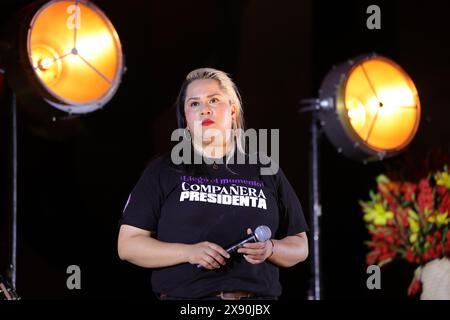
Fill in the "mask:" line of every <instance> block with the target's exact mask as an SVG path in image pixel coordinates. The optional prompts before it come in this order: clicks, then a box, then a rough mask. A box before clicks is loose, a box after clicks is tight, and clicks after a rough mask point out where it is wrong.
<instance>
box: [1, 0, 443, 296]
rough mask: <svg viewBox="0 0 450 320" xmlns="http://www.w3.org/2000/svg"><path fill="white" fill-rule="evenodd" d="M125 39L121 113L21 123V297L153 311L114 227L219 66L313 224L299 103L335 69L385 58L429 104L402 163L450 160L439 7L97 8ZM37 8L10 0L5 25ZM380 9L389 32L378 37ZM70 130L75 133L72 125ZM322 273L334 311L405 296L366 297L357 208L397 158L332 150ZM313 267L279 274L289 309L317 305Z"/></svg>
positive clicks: (398, 292) (404, 270)
mask: <svg viewBox="0 0 450 320" xmlns="http://www.w3.org/2000/svg"><path fill="white" fill-rule="evenodd" d="M94 2H95V3H96V4H97V5H98V6H99V7H100V8H101V9H102V10H103V11H104V12H105V13H106V15H107V16H108V17H109V18H110V20H111V21H112V23H113V24H114V26H115V27H116V30H117V32H118V34H119V36H120V39H121V41H122V45H123V50H124V53H125V56H126V65H127V69H128V70H127V73H126V74H125V75H124V77H123V81H122V84H121V86H120V88H119V90H118V92H117V94H116V95H115V97H114V98H113V100H112V101H111V102H110V103H109V104H108V105H107V106H106V107H105V108H104V109H103V110H101V111H97V112H94V113H92V114H88V115H85V116H83V117H82V118H81V120H80V121H79V122H77V125H76V126H72V127H70V129H66V130H65V131H64V132H65V133H64V134H63V133H62V131H61V129H60V128H58V129H55V127H53V128H50V129H48V128H47V129H45V130H43V127H41V126H39V124H37V123H34V122H33V121H32V120H30V119H28V117H27V115H26V114H25V113H23V112H20V113H19V119H18V120H19V121H18V125H19V136H18V164H19V167H18V168H19V172H18V215H19V220H18V232H19V233H18V236H19V238H18V273H17V290H18V292H19V294H20V295H21V296H22V298H23V299H50V298H57V299H98V298H150V299H153V295H152V293H151V290H150V283H149V277H148V276H149V274H148V272H147V271H146V270H143V269H141V268H138V267H135V266H133V265H131V264H129V263H127V262H123V261H120V260H119V258H118V256H117V250H116V239H117V232H118V225H117V222H118V219H119V218H120V215H121V212H122V209H123V206H124V205H125V202H126V200H127V197H128V194H129V192H130V190H131V189H132V187H133V186H134V184H135V183H136V181H137V179H138V178H139V176H140V174H141V172H142V170H143V169H144V167H145V165H146V163H147V161H148V160H149V159H150V158H152V157H153V156H154V155H156V154H157V153H159V152H163V151H164V150H166V149H168V148H169V146H170V143H169V142H170V134H171V132H172V130H173V129H174V128H175V127H176V121H175V112H174V109H173V103H174V101H175V98H176V95H177V93H178V90H179V87H180V85H181V82H182V80H183V77H184V76H185V75H186V74H187V72H189V71H190V70H192V69H194V68H198V67H203V66H209V67H215V68H218V69H221V70H224V71H226V72H227V73H229V74H231V76H232V77H233V79H234V80H235V82H236V84H237V86H238V88H239V89H240V91H241V94H242V96H243V101H244V114H245V120H246V124H247V127H249V128H279V129H280V139H281V145H280V162H281V167H282V168H283V170H284V171H285V173H286V175H287V177H288V178H289V180H290V182H291V184H292V185H293V186H294V188H295V190H296V191H297V194H298V196H299V198H300V201H301V202H302V204H303V207H304V211H305V214H306V215H309V196H308V194H309V193H308V192H309V189H308V177H309V172H308V171H309V169H308V157H309V123H310V122H309V120H310V116H309V115H307V114H303V115H299V114H298V113H297V109H298V101H299V99H303V98H311V97H316V96H317V91H318V89H319V87H320V83H321V81H322V79H323V77H324V76H325V75H326V73H327V72H328V71H329V70H330V69H331V67H332V66H333V65H334V64H338V63H340V62H343V61H345V60H346V59H349V58H353V57H355V56H358V55H360V54H365V53H372V52H376V53H379V54H383V55H385V56H387V57H390V58H392V59H394V60H395V61H396V62H397V63H399V64H400V65H401V66H402V67H403V68H404V69H405V70H406V71H407V72H408V73H409V75H410V76H411V77H412V79H413V80H414V82H415V84H416V86H417V88H418V91H419V95H420V98H421V104H422V119H421V125H420V128H419V131H418V133H417V136H416V138H415V139H414V141H413V143H412V144H411V146H410V148H409V149H408V151H407V152H406V154H408V155H411V156H413V157H414V159H415V160H416V162H417V163H418V164H419V163H420V162H421V161H422V160H423V159H424V158H425V156H426V155H427V154H428V153H429V152H430V150H432V149H434V148H441V149H443V150H447V151H448V148H449V136H450V129H449V126H448V119H449V116H450V112H449V109H450V108H449V104H448V101H447V94H448V92H449V89H450V87H449V82H448V80H447V79H448V77H447V75H448V74H450V62H449V56H450V47H449V45H448V39H449V38H450V37H449V36H450V27H449V26H448V22H446V19H448V12H449V11H448V10H449V5H448V4H445V3H444V2H443V1H439V2H438V1H427V2H422V3H417V4H416V3H414V4H412V3H411V2H409V1H386V2H383V1H371V2H369V1H336V2H328V1H324V0H320V1H311V0H310V1H286V0H284V1H281V0H278V1H261V0H241V1H238V0H229V1H219V0H216V1H213V0H201V1H161V0H160V1H148V0H146V1H144V0H130V1H126V2H124V1H111V0H109V1H107V0H102V1H94ZM27 3H30V1H12V0H8V1H2V2H1V4H0V17H1V18H0V21H1V22H4V21H5V20H6V19H7V18H9V17H10V16H11V15H12V14H13V13H14V12H15V10H17V9H18V8H19V7H21V6H22V5H25V4H27ZM371 4H377V5H379V6H380V8H381V30H369V29H368V28H367V27H366V20H367V18H368V16H369V15H368V14H367V13H366V9H367V7H368V6H369V5H371ZM1 108H2V111H1V114H2V120H1V121H2V124H3V126H2V148H1V149H0V150H1V159H2V182H1V185H2V190H4V192H2V212H1V215H2V217H3V218H2V220H1V221H0V223H1V231H2V233H1V235H2V246H1V249H2V252H1V258H2V260H1V261H0V262H1V264H0V266H1V267H2V269H0V273H3V274H5V273H6V271H5V269H6V259H7V255H8V241H9V240H8V225H7V223H6V222H7V217H6V216H7V201H8V183H9V181H8V179H9V175H8V161H9V160H8V159H9V158H10V152H9V150H8V135H7V132H6V128H7V127H8V123H9V119H8V117H7V113H6V111H5V110H7V108H8V104H7V103H6V100H5V94H3V95H2V100H1ZM62 127H64V125H62ZM320 147H321V163H320V174H321V190H320V191H321V201H322V206H323V208H322V211H323V217H322V238H321V244H322V250H321V254H322V262H323V264H322V271H323V272H322V276H323V292H322V293H323V298H325V299H407V297H406V288H407V286H408V284H409V281H410V280H411V277H412V271H413V267H412V266H410V265H407V264H405V263H402V262H397V263H395V264H392V265H390V266H388V267H387V268H385V269H383V271H382V289H381V290H372V291H371V290H368V289H367V288H366V279H367V276H368V275H367V274H366V265H365V253H366V249H365V247H364V244H363V241H364V240H366V239H367V232H366V230H365V229H364V224H363V220H362V214H361V210H360V208H359V205H358V200H360V199H367V198H368V192H369V190H370V189H371V188H374V187H375V183H374V178H375V176H376V175H377V174H378V173H380V172H382V171H383V170H384V168H385V166H386V165H391V164H394V163H395V164H396V163H399V162H400V163H401V161H402V160H401V158H400V157H397V158H394V159H390V160H387V161H385V162H383V163H372V164H368V165H363V164H360V163H357V162H354V161H352V160H349V159H347V158H345V157H343V156H341V155H339V154H337V152H336V151H335V149H334V147H333V146H332V145H331V144H330V143H329V142H328V140H327V139H326V137H325V136H324V137H322V139H321V145H320ZM72 264H74V265H78V266H80V268H81V279H82V289H81V290H72V291H71V290H68V289H67V287H66V279H67V276H68V275H67V274H66V268H67V267H68V266H69V265H72ZM309 268H310V259H308V260H307V261H306V262H305V263H302V264H300V265H298V266H296V267H293V268H290V269H286V270H283V272H282V283H283V287H284V293H283V295H282V297H281V298H282V299H305V298H306V297H307V290H308V286H309V274H310V272H309Z"/></svg>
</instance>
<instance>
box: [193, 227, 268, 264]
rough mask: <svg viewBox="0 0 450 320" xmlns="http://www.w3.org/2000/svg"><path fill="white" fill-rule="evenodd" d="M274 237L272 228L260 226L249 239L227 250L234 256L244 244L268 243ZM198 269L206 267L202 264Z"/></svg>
mask: <svg viewBox="0 0 450 320" xmlns="http://www.w3.org/2000/svg"><path fill="white" fill-rule="evenodd" d="M271 237H272V231H271V230H270V228H269V227H268V226H265V225H261V226H258V227H257V228H256V229H255V231H254V232H253V233H252V234H250V235H249V236H248V237H247V238H245V239H243V240H241V241H239V242H237V243H235V244H233V245H231V246H230V247H228V248H227V249H226V252H228V253H230V254H232V253H235V252H237V250H238V249H239V248H241V247H242V246H243V245H244V244H246V243H248V242H263V241H267V240H269V239H270V238H271ZM197 268H198V269H204V267H203V266H202V265H200V264H198V265H197Z"/></svg>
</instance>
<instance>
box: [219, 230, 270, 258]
mask: <svg viewBox="0 0 450 320" xmlns="http://www.w3.org/2000/svg"><path fill="white" fill-rule="evenodd" d="M271 237H272V231H270V228H269V227H268V226H264V225H262V226H259V227H257V228H256V229H255V232H254V233H252V234H251V235H249V236H248V237H247V238H245V239H244V240H241V241H239V242H238V243H236V244H234V245H232V246H231V247H229V248H228V249H226V251H227V252H228V253H234V252H236V251H237V250H238V249H239V248H240V247H242V246H243V245H244V244H246V243H247V242H263V241H266V240H269V239H270V238H271Z"/></svg>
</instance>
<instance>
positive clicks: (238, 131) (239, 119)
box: [177, 68, 245, 162]
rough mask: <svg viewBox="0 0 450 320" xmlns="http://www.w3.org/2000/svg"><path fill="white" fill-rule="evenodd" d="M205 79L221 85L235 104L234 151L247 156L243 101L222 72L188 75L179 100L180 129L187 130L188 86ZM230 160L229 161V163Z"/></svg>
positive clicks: (231, 81) (205, 70)
mask: <svg viewBox="0 0 450 320" xmlns="http://www.w3.org/2000/svg"><path fill="white" fill-rule="evenodd" d="M203 79H213V80H216V81H217V82H218V83H219V87H220V89H221V90H222V91H223V92H224V93H225V94H226V95H227V96H228V98H229V102H230V104H234V105H235V106H236V120H233V123H232V125H231V129H232V130H233V145H232V148H233V149H234V148H235V147H236V146H237V148H238V150H239V151H240V152H242V153H243V154H245V150H244V146H243V134H244V126H245V124H244V110H243V108H242V99H241V95H240V94H239V90H238V89H237V87H236V85H235V84H234V82H233V80H231V77H230V76H229V75H228V74H227V73H225V72H223V71H220V70H217V69H213V68H200V69H195V70H193V71H191V72H189V73H188V75H187V76H186V79H185V81H184V83H183V85H182V86H181V90H180V93H179V95H178V99H177V117H178V127H179V128H185V127H186V115H185V113H184V102H185V100H186V90H187V87H188V85H189V84H190V83H191V82H193V81H195V80H203ZM232 155H233V152H230V157H231V156H232ZM228 160H229V159H227V162H228Z"/></svg>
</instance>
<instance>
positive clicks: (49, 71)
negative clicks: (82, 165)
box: [0, 0, 125, 288]
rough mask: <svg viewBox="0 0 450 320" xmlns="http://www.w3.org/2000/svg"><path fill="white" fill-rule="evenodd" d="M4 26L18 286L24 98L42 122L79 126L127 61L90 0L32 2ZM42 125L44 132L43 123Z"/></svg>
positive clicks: (1, 43) (2, 62) (0, 60)
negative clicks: (19, 161) (19, 170)
mask: <svg viewBox="0 0 450 320" xmlns="http://www.w3.org/2000/svg"><path fill="white" fill-rule="evenodd" d="M2 31H3V34H2V37H1V39H0V72H1V74H2V75H3V74H4V75H5V77H6V79H7V83H8V86H5V87H6V89H7V90H5V91H6V93H5V96H7V101H8V102H9V103H8V104H9V106H10V108H8V113H9V123H8V125H10V128H9V134H8V138H9V136H10V143H9V145H10V150H9V151H10V152H8V154H10V155H11V159H10V160H11V161H10V164H9V166H10V171H11V179H12V181H11V190H12V191H11V199H10V205H9V209H10V210H9V211H10V212H9V215H10V217H11V235H12V236H11V238H12V240H11V250H10V251H11V259H10V263H9V265H10V270H9V272H8V273H9V277H10V278H11V282H12V285H13V287H14V288H15V286H16V269H17V268H16V249H17V248H16V240H17V226H16V223H17V126H18V125H19V124H18V123H17V119H18V118H17V116H16V105H20V107H21V108H22V109H24V110H23V111H24V115H25V114H26V115H27V117H28V118H29V119H32V120H33V121H35V122H36V123H38V122H39V123H40V124H42V123H44V124H45V125H48V124H49V123H51V124H52V126H51V128H52V130H53V129H54V128H60V127H64V126H65V125H66V126H67V127H68V128H71V127H70V126H71V125H72V124H73V121H75V120H79V119H78V118H79V117H78V116H79V115H81V114H85V113H89V112H93V111H96V110H98V109H100V108H102V107H103V106H104V105H105V104H106V103H108V102H109V101H110V100H111V98H112V97H113V96H114V94H115V93H116V91H117V89H118V87H119V84H120V81H121V78H122V74H123V72H124V70H125V67H124V62H123V54H122V47H121V43H120V40H119V37H118V35H117V32H116V30H115V29H114V26H113V25H112V23H111V22H110V21H109V19H108V18H107V17H106V15H105V14H104V13H103V12H102V11H101V10H100V9H99V8H98V7H97V6H95V5H94V4H93V3H92V2H90V1H87V0H72V1H70V0H53V1H37V2H34V3H31V4H30V5H28V6H27V7H24V8H22V9H21V10H20V11H19V12H17V14H16V15H14V16H13V17H12V18H10V19H9V21H8V23H7V24H6V26H4V28H3V30H2ZM2 79H3V78H2ZM16 97H17V100H16ZM16 101H17V102H19V103H17V104H16ZM58 120H67V121H58ZM69 120H70V121H69ZM61 124H62V125H61ZM58 125H61V126H60V127H58ZM69 130H70V129H69ZM39 132H42V130H41V128H40V130H39ZM60 132H62V131H60ZM60 132H58V133H60ZM46 136H48V134H47V135H46ZM56 138H58V137H56Z"/></svg>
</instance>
